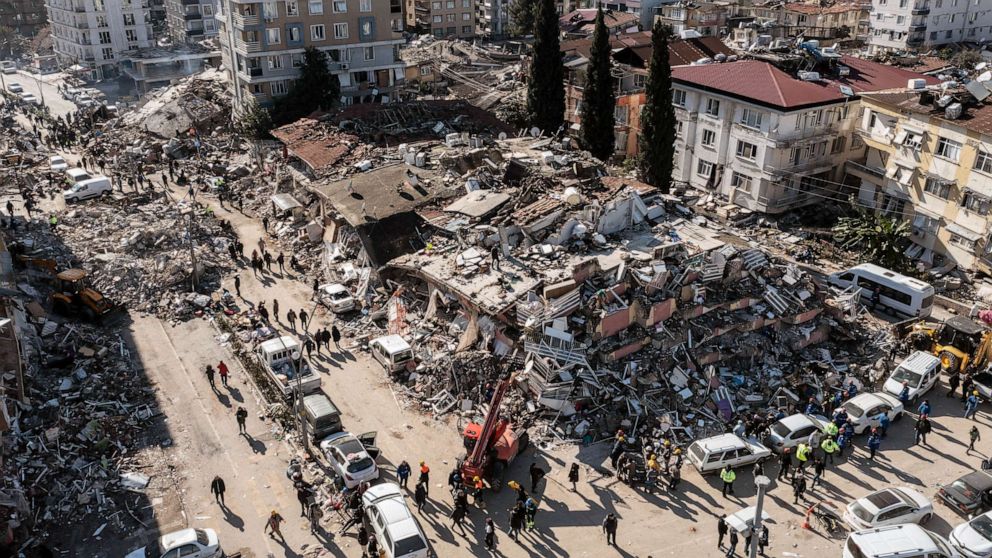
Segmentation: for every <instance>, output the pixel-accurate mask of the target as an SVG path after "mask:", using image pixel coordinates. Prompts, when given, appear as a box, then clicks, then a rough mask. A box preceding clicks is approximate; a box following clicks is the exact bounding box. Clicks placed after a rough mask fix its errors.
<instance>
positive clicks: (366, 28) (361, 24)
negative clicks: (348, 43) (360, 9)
mask: <svg viewBox="0 0 992 558" xmlns="http://www.w3.org/2000/svg"><path fill="white" fill-rule="evenodd" d="M358 38H359V39H361V40H363V41H371V40H372V39H374V38H375V18H374V17H360V18H358Z"/></svg>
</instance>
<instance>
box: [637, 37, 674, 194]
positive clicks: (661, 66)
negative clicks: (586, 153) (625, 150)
mask: <svg viewBox="0 0 992 558" xmlns="http://www.w3.org/2000/svg"><path fill="white" fill-rule="evenodd" d="M645 97H646V98H645V104H644V108H643V109H641V135H640V137H639V138H637V142H638V146H639V148H640V149H639V151H640V155H641V180H643V181H644V182H647V183H648V184H650V185H652V186H654V187H656V188H658V189H659V190H661V192H662V193H665V194H667V193H668V192H669V191H670V190H671V188H672V171H673V170H674V167H675V126H676V121H675V108H674V107H673V106H672V67H671V66H670V65H669V64H668V29H667V28H666V27H665V26H664V25H662V24H661V23H660V22H659V23H655V25H654V29H653V30H652V31H651V63H650V65H649V66H648V81H647V84H646V85H645Z"/></svg>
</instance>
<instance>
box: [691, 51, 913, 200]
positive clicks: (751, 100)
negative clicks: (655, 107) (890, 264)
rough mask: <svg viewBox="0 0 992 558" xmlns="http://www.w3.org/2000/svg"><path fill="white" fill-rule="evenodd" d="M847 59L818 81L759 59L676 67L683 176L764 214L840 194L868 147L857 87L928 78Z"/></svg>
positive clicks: (902, 84)
mask: <svg viewBox="0 0 992 558" xmlns="http://www.w3.org/2000/svg"><path fill="white" fill-rule="evenodd" d="M842 64H843V65H844V66H846V67H847V68H848V69H849V70H850V74H849V76H846V77H843V78H841V79H825V78H821V79H820V80H819V81H818V82H816V83H814V82H810V81H803V80H800V79H798V78H796V77H794V76H792V75H790V74H787V73H786V72H784V71H782V70H780V69H778V68H776V67H775V66H774V65H772V64H771V63H768V62H764V61H758V60H742V61H737V62H727V63H723V64H708V65H699V66H677V67H675V68H672V82H673V83H672V87H673V90H672V97H673V98H672V102H673V104H674V105H675V106H676V107H677V110H676V116H677V119H678V134H677V140H676V157H675V167H676V168H675V172H674V179H675V181H676V182H682V183H685V184H687V185H688V186H690V187H692V188H695V189H697V190H701V191H704V192H709V193H712V194H715V195H718V196H721V197H722V198H725V199H727V200H729V201H730V202H731V203H733V204H736V205H738V206H741V207H745V208H748V209H751V210H753V211H759V212H762V213H782V212H785V211H788V210H791V209H794V208H797V207H801V206H804V205H809V204H814V203H817V202H818V201H821V200H823V199H825V198H829V197H833V196H834V195H835V193H836V192H837V191H838V190H839V185H840V182H841V181H842V180H843V179H844V162H845V161H847V160H849V159H857V158H860V157H861V156H862V155H863V153H864V149H865V145H864V142H863V141H861V138H859V137H856V136H854V133H853V132H854V129H855V127H856V119H857V114H858V94H859V93H860V92H864V91H878V90H883V89H893V88H897V87H903V88H905V87H906V84H907V82H908V80H909V79H911V78H916V77H920V76H919V75H918V74H915V73H912V72H907V71H905V70H901V69H898V68H893V67H889V66H884V65H881V64H875V63H873V62H868V61H865V60H859V59H855V58H847V57H845V58H843V59H842ZM854 75H857V76H859V77H858V78H853V77H852V76H854ZM824 82H825V83H824ZM841 84H843V85H845V86H846V87H850V88H851V92H853V95H850V96H847V95H845V94H844V93H843V92H842V91H841V90H840V88H839V85H841Z"/></svg>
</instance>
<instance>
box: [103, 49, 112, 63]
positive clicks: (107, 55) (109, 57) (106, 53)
mask: <svg viewBox="0 0 992 558" xmlns="http://www.w3.org/2000/svg"><path fill="white" fill-rule="evenodd" d="M102 54H103V59H104V60H113V59H114V49H113V47H108V48H105V49H103V53H102Z"/></svg>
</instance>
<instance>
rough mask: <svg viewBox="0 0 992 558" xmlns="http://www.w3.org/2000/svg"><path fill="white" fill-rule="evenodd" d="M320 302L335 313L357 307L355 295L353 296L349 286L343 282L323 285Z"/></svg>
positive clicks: (349, 310)
mask: <svg viewBox="0 0 992 558" xmlns="http://www.w3.org/2000/svg"><path fill="white" fill-rule="evenodd" d="M320 302H321V303H323V304H324V306H327V307H328V308H329V309H330V310H331V312H334V313H335V314H342V313H344V312H351V311H352V310H354V309H355V297H353V296H351V293H349V292H348V288H347V287H345V286H344V285H342V284H341V283H330V284H327V285H321V286H320Z"/></svg>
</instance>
